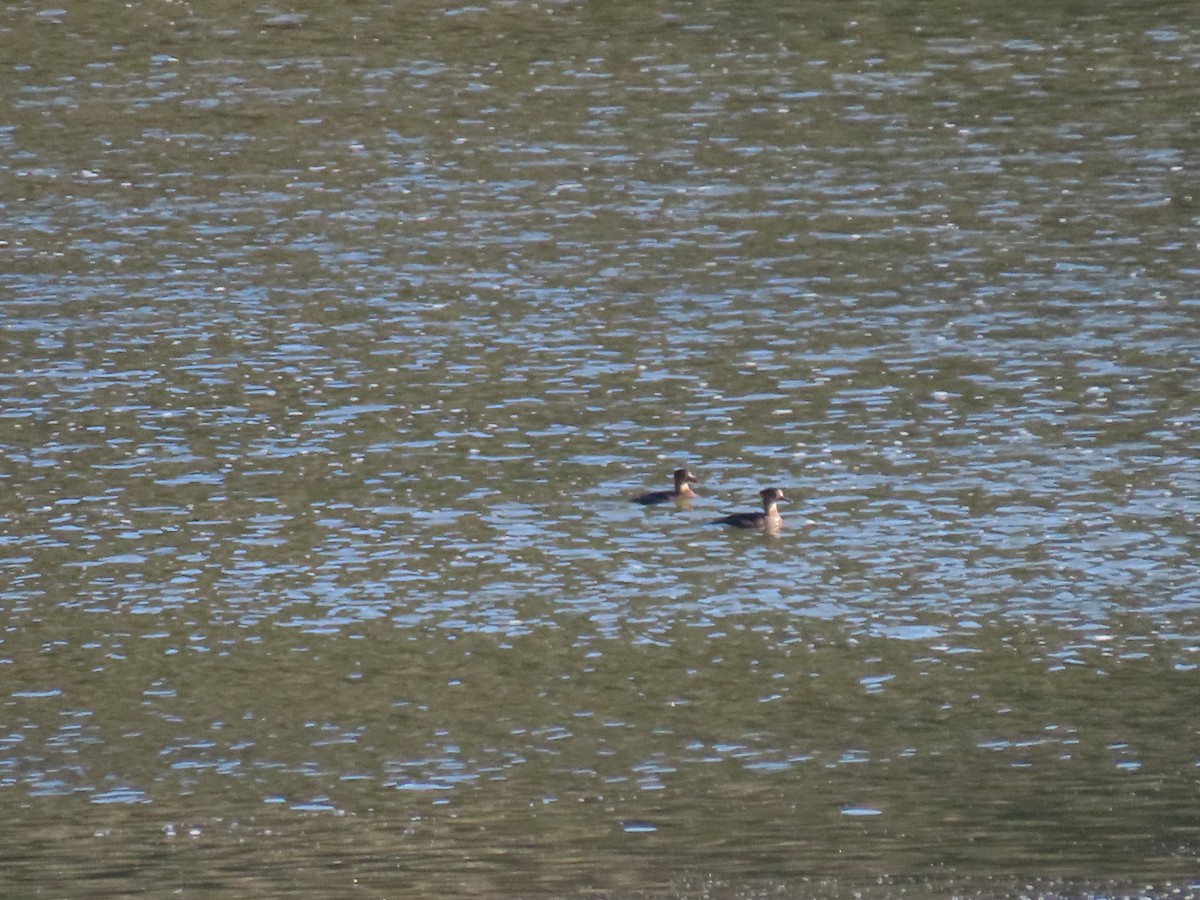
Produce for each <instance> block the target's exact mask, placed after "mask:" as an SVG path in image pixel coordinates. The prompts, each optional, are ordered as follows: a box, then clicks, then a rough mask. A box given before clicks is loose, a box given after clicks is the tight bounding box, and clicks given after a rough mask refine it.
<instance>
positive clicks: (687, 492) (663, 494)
mask: <svg viewBox="0 0 1200 900" xmlns="http://www.w3.org/2000/svg"><path fill="white" fill-rule="evenodd" d="M674 477H675V487H674V488H672V489H671V490H669V491H649V492H647V493H645V494H641V495H639V496H637V497H634V498H633V502H634V503H640V504H642V506H653V505H654V504H655V503H666V502H667V501H668V500H676V501H678V500H687V499H689V498H691V497H695V496H696V492H695V491H693V490H692V488H691V486H692V485H693V484H695V483H696V481H697V479H696V476H695V475H693V474H692V473H691V472H689V471H688V470H687V469H683V468H680V469H676V470H675V473H674Z"/></svg>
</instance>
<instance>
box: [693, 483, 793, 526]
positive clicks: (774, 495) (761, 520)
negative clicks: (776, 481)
mask: <svg viewBox="0 0 1200 900" xmlns="http://www.w3.org/2000/svg"><path fill="white" fill-rule="evenodd" d="M758 496H760V497H762V504H763V511H762V512H740V513H730V514H729V515H727V516H722V517H721V518H719V519H713V520H712V521H711V522H709V523H708V524H710V525H732V526H733V527H734V528H762V529H765V530H767V531H774V530H776V529H777V528H779V526H780V525H782V524H783V519H782V518H780V516H779V510H778V508H777V507H776V504H778V503H779V501H780V500H782V501H784V502H785V503H790V502H791V501H790V500H788V498H787V497H785V496H783V491H782V490H780V489H779V488H777V487H769V488H763V489H762V490H761V491H759V492H758Z"/></svg>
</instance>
